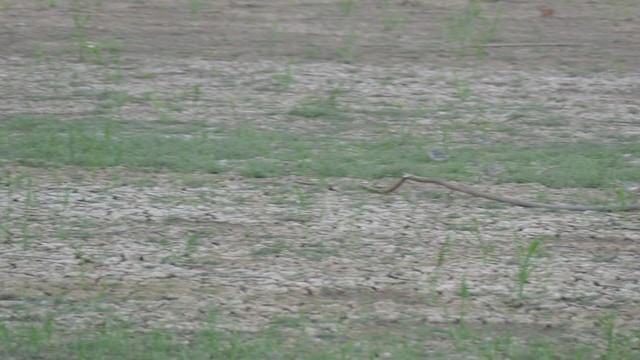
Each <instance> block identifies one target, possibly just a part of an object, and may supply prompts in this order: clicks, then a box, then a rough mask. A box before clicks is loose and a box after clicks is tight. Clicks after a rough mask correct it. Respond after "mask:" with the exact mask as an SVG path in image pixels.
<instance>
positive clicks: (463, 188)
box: [364, 174, 640, 212]
mask: <svg viewBox="0 0 640 360" xmlns="http://www.w3.org/2000/svg"><path fill="white" fill-rule="evenodd" d="M406 181H415V182H420V183H428V184H436V185H440V186H444V187H446V188H448V189H450V190H453V191H459V192H462V193H465V194H469V195H473V196H477V197H481V198H485V199H489V200H493V201H498V202H501V203H505V204H510V205H515V206H522V207H528V208H541V209H553V210H569V211H608V212H617V211H638V210H640V204H633V205H602V206H597V205H595V206H588V205H569V204H545V203H538V202H533V201H526V200H520V199H513V198H510V197H506V196H501V195H495V194H491V193H487V192H484V191H480V190H477V189H474V188H472V187H469V186H465V185H460V184H455V183H452V182H449V181H445V180H441V179H433V178H425V177H421V176H416V175H411V174H405V175H403V176H402V177H401V178H400V179H399V180H397V181H396V182H395V183H393V184H392V185H391V186H389V187H388V188H386V189H382V190H381V189H376V188H372V187H369V186H364V188H366V189H368V190H370V191H375V192H378V193H382V194H388V193H391V192H394V191H396V190H397V189H398V188H399V187H400V186H402V184H404V183H405V182H406Z"/></svg>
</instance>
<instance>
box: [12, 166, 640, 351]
mask: <svg viewBox="0 0 640 360" xmlns="http://www.w3.org/2000/svg"><path fill="white" fill-rule="evenodd" d="M5 171H8V169H5ZM10 171H11V173H12V174H14V175H13V176H16V175H15V174H21V175H25V174H29V177H30V179H32V180H31V184H30V186H29V188H28V189H26V188H23V189H20V188H19V187H16V188H13V189H6V188H5V189H3V191H2V197H3V200H4V201H3V206H4V209H5V215H4V217H5V224H6V223H7V221H8V223H9V224H12V225H13V227H11V228H10V229H4V230H5V231H6V232H7V233H5V235H4V237H5V241H4V242H3V245H2V257H3V261H4V262H3V265H2V283H3V290H2V306H3V312H5V314H7V313H14V314H15V317H13V316H8V317H6V318H7V319H8V320H9V323H10V322H11V321H12V319H13V320H14V321H23V320H24V319H22V316H23V315H21V314H24V313H25V310H26V313H28V314H30V316H32V317H34V318H36V319H37V318H38V315H39V314H40V315H44V313H46V312H49V311H52V310H55V311H56V312H59V313H60V315H59V316H58V317H57V321H61V322H63V323H66V324H68V325H69V328H76V327H85V326H99V325H100V324H102V321H104V320H105V319H104V318H103V317H104V316H108V317H110V316H113V315H116V317H117V318H122V319H128V320H129V321H133V322H134V324H136V326H139V327H140V328H157V327H170V328H175V329H180V330H184V331H188V330H190V329H193V328H194V327H198V325H199V324H200V322H201V320H202V318H203V316H204V314H206V313H208V312H210V311H211V310H212V309H216V310H217V316H218V321H219V325H220V326H221V327H222V328H226V329H233V330H241V331H249V332H253V331H259V330H260V329H262V328H263V327H264V326H267V325H269V324H272V323H273V322H276V321H278V320H282V319H286V318H296V317H298V316H300V314H305V316H306V317H307V318H308V320H309V323H308V325H307V327H306V328H305V331H306V332H308V333H309V334H310V335H317V334H325V336H327V335H326V334H327V333H328V334H350V335H349V336H355V335H356V334H358V333H360V332H368V333H370V332H371V331H375V329H379V331H380V332H382V331H389V330H390V329H393V328H395V327H416V328H419V327H421V326H425V325H429V326H438V325H442V326H445V325H447V324H453V323H456V322H457V321H458V319H459V308H460V301H461V298H460V295H459V291H460V286H461V281H462V279H466V283H467V285H468V288H469V289H470V291H471V292H472V296H471V297H470V298H469V299H468V303H467V305H466V307H467V316H466V321H467V322H468V324H471V325H472V326H478V327H483V328H486V329H489V331H491V329H494V330H496V331H498V330H500V329H501V328H502V327H505V326H507V327H509V326H513V325H514V324H517V326H518V328H519V329H521V330H522V331H528V330H533V331H534V332H537V331H542V332H545V333H558V334H561V335H563V336H570V334H572V333H574V334H579V336H580V338H581V341H585V340H586V339H588V336H590V335H592V336H593V339H591V340H592V341H596V339H598V338H601V334H599V333H593V334H589V333H588V332H587V333H585V329H593V323H594V322H595V321H597V319H598V318H600V317H602V315H603V314H604V313H606V311H608V310H612V309H615V310H616V311H617V314H618V315H617V316H618V321H619V324H618V325H619V326H620V329H619V330H620V331H626V330H632V329H633V328H634V326H636V325H637V321H638V303H639V302H640V283H639V281H638V275H639V271H640V270H639V269H638V261H637V260H638V246H637V245H638V242H639V241H640V232H639V231H638V229H639V227H640V224H639V223H638V218H637V216H635V214H633V215H631V214H606V213H605V214H603V213H589V212H585V213H577V214H576V213H570V212H555V213H549V212H548V211H539V210H531V209H522V208H511V207H502V206H498V207H495V206H487V205H489V204H488V203H487V202H485V201H483V200H478V199H475V198H470V197H467V196H457V195H453V196H452V197H451V198H450V199H448V200H446V199H444V198H439V199H438V198H436V199H434V198H433V197H434V196H433V195H431V196H425V195H424V194H425V192H424V190H422V189H420V188H419V187H418V186H416V187H411V186H408V187H407V188H403V189H404V192H405V195H406V194H407V193H409V194H413V195H412V196H410V197H411V199H407V197H406V196H403V195H401V194H393V195H378V194H371V193H367V192H363V191H357V190H348V189H349V188H350V186H351V184H350V181H347V180H343V179H330V180H329V183H331V184H332V188H333V189H334V190H327V189H325V188H319V187H315V186H309V185H301V184H298V183H297V182H296V179H293V178H282V179H270V180H255V179H243V178H239V177H230V176H217V175H200V180H201V181H204V182H206V184H207V186H202V187H189V186H188V185H185V184H184V181H183V180H182V179H181V178H179V177H175V176H171V175H157V174H155V175H154V176H153V177H152V178H150V177H149V174H145V173H135V172H129V171H125V170H122V169H111V170H103V171H98V172H87V171H83V170H77V169H66V170H64V171H55V170H52V171H44V170H35V169H29V168H12V169H11V170H10ZM113 179H118V180H117V181H114V180H113ZM135 184H138V185H135ZM541 188H542V187H541V186H536V185H500V186H495V187H492V189H493V190H494V191H495V190H497V189H499V190H500V191H501V192H504V193H506V194H509V195H520V196H521V194H532V193H535V192H536V191H538V190H540V189H541ZM434 191H435V190H434ZM584 191H585V190H584V189H578V190H571V191H568V190H556V191H553V192H552V193H551V194H550V197H551V199H555V200H562V199H565V198H566V196H567V195H570V194H571V193H574V194H573V195H577V194H579V193H583V192H584ZM594 196H595V194H594ZM473 219H477V222H478V224H479V227H480V229H481V230H480V231H481V234H480V238H479V237H478V236H477V235H478V234H476V233H474V232H473V231H469V227H470V225H471V224H472V223H473V221H474V220H473ZM20 224H25V226H26V228H21V227H20V226H19V225H20ZM9 233H10V234H11V235H8V234H9ZM540 235H547V236H548V240H547V241H546V242H545V243H544V245H543V250H542V256H540V257H536V258H535V259H533V262H534V265H535V270H534V271H533V273H532V275H531V279H530V281H529V282H528V283H527V284H526V286H525V294H527V297H526V298H525V299H519V298H518V297H517V295H516V286H517V284H516V282H515V281H514V277H515V274H516V272H517V270H518V266H517V264H518V259H517V256H516V244H517V242H516V241H521V242H524V243H528V242H530V241H531V239H532V238H534V237H537V236H540ZM447 241H448V242H449V245H448V251H447V254H446V258H445V261H444V263H443V264H442V265H441V266H440V267H438V266H436V263H437V261H438V254H439V252H440V251H441V249H442V248H443V246H444V245H443V243H445V242H447ZM483 242H486V243H484V244H483ZM487 244H490V246H491V247H490V248H485V246H486V245H487ZM483 249H486V251H483ZM96 297H98V298H100V299H102V300H101V301H102V304H103V306H106V307H108V308H109V311H108V312H107V313H101V312H99V311H96V309H94V307H93V306H92V305H91V303H89V304H87V303H85V302H83V301H84V300H89V299H94V298H96ZM16 304H21V307H20V308H15V307H14V305H16ZM74 304H75V306H74ZM83 307H86V308H83ZM65 309H66V310H65ZM5 316H6V315H5ZM328 336H331V335H328ZM585 336H586V337H587V338H585Z"/></svg>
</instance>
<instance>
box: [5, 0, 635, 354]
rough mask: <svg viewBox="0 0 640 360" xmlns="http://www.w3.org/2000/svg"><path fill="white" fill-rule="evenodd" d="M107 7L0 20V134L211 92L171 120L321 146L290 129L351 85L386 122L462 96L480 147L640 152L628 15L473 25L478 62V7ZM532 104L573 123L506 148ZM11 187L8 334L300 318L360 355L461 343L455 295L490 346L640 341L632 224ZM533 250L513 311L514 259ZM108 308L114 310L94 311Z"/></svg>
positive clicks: (244, 186)
mask: <svg viewBox="0 0 640 360" xmlns="http://www.w3.org/2000/svg"><path fill="white" fill-rule="evenodd" d="M97 3H98V2H87V4H86V5H83V3H82V2H63V1H59V2H57V4H56V6H53V7H51V6H49V5H48V4H49V3H48V2H46V1H41V2H37V1H31V2H26V1H10V0H2V1H1V2H0V78H1V79H2V82H3V85H2V90H0V98H1V99H2V100H1V101H0V113H1V114H3V115H11V114H21V113H35V114H57V115H60V116H62V117H63V118H69V119H73V118H75V117H80V116H84V115H87V114H92V113H95V111H96V107H97V106H98V107H99V106H100V105H101V104H102V105H104V103H103V102H101V100H100V99H99V94H100V93H103V92H104V91H107V90H110V91H127V92H128V93H129V94H133V95H141V94H144V93H146V92H149V91H153V92H154V93H155V94H157V96H158V97H159V98H160V99H163V101H164V102H165V103H169V100H168V99H171V98H172V97H177V96H178V95H179V94H180V93H181V92H182V91H189V90H190V89H193V88H194V86H196V85H197V86H198V89H199V90H198V91H199V93H201V95H199V96H201V97H202V98H205V99H208V100H207V101H206V102H204V103H203V102H202V101H200V102H195V101H190V100H189V99H186V100H182V101H180V102H179V105H180V109H179V110H177V111H175V112H174V113H173V114H172V115H173V116H174V118H175V119H176V121H179V122H180V123H188V122H189V121H192V120H193V119H198V121H204V122H206V123H207V124H208V126H211V127H216V126H223V125H224V126H227V125H233V124H234V123H236V122H238V118H241V119H243V120H242V121H244V122H246V123H250V124H251V126H253V127H255V128H257V129H287V130H289V131H297V132H300V133H305V134H309V133H313V132H322V131H325V130H326V129H327V126H328V125H326V123H325V124H322V123H318V122H315V121H313V120H310V119H306V118H300V119H296V120H291V119H290V117H287V116H284V115H283V113H286V111H287V110H288V109H290V108H291V107H292V106H294V105H295V104H297V103H299V102H300V101H301V100H302V99H304V98H305V97H307V96H309V95H313V94H316V93H321V94H324V93H327V91H328V90H330V89H332V88H333V87H336V86H340V87H341V88H342V89H347V90H348V91H345V94H346V95H345V96H344V98H343V99H342V101H344V102H347V103H349V104H350V106H351V107H352V108H362V109H372V110H379V109H384V108H387V107H388V106H391V105H397V104H400V105H401V106H402V107H404V108H417V107H426V108H431V109H434V108H439V107H442V108H443V112H444V111H445V110H444V109H450V107H448V105H449V104H451V103H453V102H455V100H456V99H457V98H459V97H460V96H465V95H464V94H461V93H466V92H469V93H470V94H471V95H469V97H468V99H467V100H466V102H465V104H466V105H465V107H464V108H461V109H459V110H457V111H455V112H454V113H453V114H452V115H451V113H446V114H444V113H443V115H442V116H443V117H446V116H450V115H451V116H454V117H455V119H454V120H451V121H452V124H453V125H454V127H455V126H461V127H463V126H468V125H474V126H475V125H477V124H478V123H479V124H480V125H479V127H483V128H485V129H489V130H488V131H485V132H483V133H482V136H483V140H482V141H489V142H496V143H505V144H507V145H508V144H516V143H522V142H525V141H526V142H528V143H542V142H544V141H550V140H553V139H557V140H558V141H561V140H564V141H572V140H575V139H588V140H595V141H601V142H603V143H614V142H617V141H620V140H621V139H622V140H624V141H633V140H634V139H635V141H637V140H640V98H639V97H638V94H640V71H638V69H640V46H638V44H639V43H640V35H639V34H640V3H639V2H638V1H630V0H629V1H487V2H479V3H478V6H479V7H480V9H481V15H480V16H479V17H478V19H479V20H478V19H476V20H474V21H476V28H475V29H476V30H475V31H476V32H475V33H477V32H481V33H482V32H489V31H491V28H492V26H493V25H492V24H496V30H495V34H494V35H493V36H492V37H491V38H490V39H489V40H487V41H485V38H483V37H478V36H477V35H469V34H468V33H464V32H463V33H456V31H457V30H459V29H460V27H461V26H462V25H459V24H458V23H456V19H457V17H459V16H461V15H460V14H465V13H466V12H465V11H466V10H465V9H466V7H467V6H468V2H466V1H428V0H424V1H420V0H412V1H389V2H384V1H356V2H355V4H356V5H355V7H354V8H353V9H352V10H350V11H351V12H350V13H348V14H345V13H346V12H347V11H348V9H347V8H343V7H341V6H340V3H341V2H339V1H304V0H299V1H297V0H286V1H285V0H274V1H214V2H206V1H193V2H186V1H185V2H178V1H168V0H157V1H118V0H114V1H105V2H102V3H101V5H96V4H97ZM342 3H346V2H342ZM344 6H346V5H344ZM541 6H547V7H550V8H553V14H552V15H551V16H544V15H548V14H547V13H545V12H544V11H541ZM496 16H499V21H494V20H492V19H495V18H496ZM455 24H458V25H455ZM475 33H474V34H475ZM456 34H457V35H456ZM474 36H475V37H474ZM83 39H84V40H83ZM525 43H528V44H530V45H528V46H526V45H523V44H525ZM486 44H491V45H489V46H486V47H482V49H478V48H479V47H480V45H486ZM495 44H509V46H502V47H500V46H493V45H495ZM96 48H99V50H100V51H99V53H98V52H97V50H95V49H96ZM92 49H93V50H92ZM96 60H99V61H96ZM105 60H106V63H101V62H105ZM287 72H289V73H290V76H291V77H292V78H293V79H294V81H293V82H291V83H290V84H287V86H288V87H287V88H285V89H280V88H278V87H279V86H281V84H280V83H279V82H278V81H286V79H287V78H286V77H284V78H282V77H280V78H279V77H277V76H278V74H280V75H281V74H286V73H287ZM118 78H123V79H125V80H120V81H116V80H114V79H118ZM274 79H275V80H274ZM278 79H280V80H278ZM460 81H462V82H464V84H468V85H465V86H462V87H460V86H457V85H456V84H459V82H460ZM79 84H80V85H79ZM274 89H278V90H277V91H276V90H274ZM53 95H60V96H53ZM532 104H533V105H532ZM534 105H535V106H538V107H537V108H536V109H537V110H535V111H538V112H539V113H540V114H549V113H552V114H555V115H561V117H560V118H559V119H560V120H558V121H559V122H560V125H559V126H551V125H549V124H546V123H543V122H542V120H539V119H538V120H537V119H535V118H534V119H533V120H531V121H525V120H522V121H521V122H519V123H517V126H518V127H519V129H520V131H518V132H515V133H510V132H500V131H492V129H495V128H497V127H499V126H501V125H504V124H505V123H506V122H509V121H513V120H514V119H515V120H516V121H520V120H518V119H520V118H519V117H517V116H514V114H516V113H517V112H518V111H521V110H522V109H524V108H527V109H529V110H530V109H531V106H534ZM478 108H481V109H482V113H481V114H480V115H478V113H477V112H474V111H470V110H468V109H478ZM114 116H120V117H126V118H127V119H135V120H139V121H141V122H145V121H156V120H157V117H158V109H157V108H154V107H152V106H150V105H149V104H147V103H141V102H131V103H127V104H126V105H124V106H122V107H121V108H118V109H117V111H115V115H114ZM479 118H480V119H479ZM352 121H353V124H355V125H354V127H353V128H352V129H351V130H350V131H346V132H343V133H341V134H339V136H341V137H344V138H345V139H354V138H366V137H367V136H371V137H375V136H381V135H380V134H375V133H368V132H367V130H366V128H367V126H368V122H369V121H371V120H370V118H369V117H368V116H367V114H366V113H364V112H363V113H360V114H359V115H354V116H353V118H352ZM376 121H385V122H386V124H385V125H387V126H388V128H389V129H391V131H392V132H393V131H397V132H401V131H406V130H407V129H409V130H410V131H411V132H414V133H416V134H425V135H429V136H436V137H437V136H445V135H446V136H449V137H450V138H451V141H452V143H453V144H454V145H455V144H457V143H464V142H469V141H471V137H473V136H476V137H477V136H478V135H477V134H476V133H473V134H469V133H468V132H457V131H456V130H455V129H454V130H452V131H451V132H450V133H448V134H443V133H442V129H441V128H440V127H439V126H438V124H439V122H441V121H442V118H438V117H437V116H435V117H434V116H429V117H425V118H420V119H418V120H416V121H413V122H411V123H410V124H409V123H408V122H403V121H399V120H398V119H395V118H393V117H389V118H387V119H383V120H376ZM552 125H555V124H552ZM627 160H628V161H629V163H630V164H631V165H633V166H637V164H638V163H640V159H637V158H634V157H633V156H629V157H627ZM2 172H3V175H2V176H3V179H5V180H3V186H2V187H0V204H2V209H3V210H2V211H3V213H2V217H3V232H1V233H0V260H1V261H0V283H2V288H1V289H0V308H1V309H2V310H1V315H0V316H1V317H2V320H3V321H5V322H6V323H7V324H9V325H11V324H13V323H15V324H19V323H23V322H25V321H29V320H35V321H38V319H40V317H39V316H43V315H44V314H45V313H47V312H51V311H54V312H55V313H56V314H58V315H57V317H56V321H58V322H61V323H65V324H69V325H70V326H69V328H74V327H75V326H76V325H75V324H82V325H77V326H95V325H96V324H99V323H100V321H101V319H102V320H104V319H106V318H107V317H108V316H116V317H118V318H122V319H128V320H130V321H132V322H134V323H135V324H137V325H138V326H139V327H140V328H151V327H166V328H175V329H178V330H180V331H184V332H189V331H190V330H192V329H193V328H196V327H198V326H199V324H202V323H203V321H204V320H203V318H204V314H207V313H208V312H209V311H211V309H212V308H214V309H217V321H218V323H219V325H220V327H221V328H224V329H230V330H239V331H248V332H257V331H260V330H262V329H264V328H265V327H266V326H269V325H273V324H276V323H278V321H284V320H283V319H299V318H301V317H304V318H305V323H304V326H303V327H302V329H298V328H296V329H295V331H302V332H304V333H306V334H307V335H309V336H311V337H312V338H313V337H317V338H318V339H323V336H324V339H326V337H327V336H343V335H344V334H347V335H346V336H347V337H356V336H358V335H359V334H365V333H366V334H371V333H377V332H379V333H384V332H385V331H394V329H407V328H415V329H420V328H423V327H425V326H432V327H439V326H443V327H444V326H447V325H451V324H456V323H458V322H459V321H460V313H459V309H460V306H461V301H462V300H461V297H460V287H461V284H462V282H464V281H466V284H467V286H468V288H469V290H470V292H471V296H470V298H469V299H468V300H467V301H466V304H465V306H466V322H467V324H469V326H471V327H473V328H476V329H484V330H486V331H487V333H493V332H495V333H500V332H501V331H504V330H506V331H511V330H513V329H517V331H516V332H515V333H516V334H517V333H518V332H522V333H523V334H543V335H544V336H549V335H550V334H551V335H553V336H556V337H557V339H567V340H571V339H577V340H578V341H579V342H582V343H588V344H596V343H598V344H600V343H601V345H602V346H606V344H604V343H602V341H603V336H602V333H601V332H599V330H598V329H599V328H598V327H597V326H595V325H594V324H596V323H597V322H598V321H599V319H602V318H603V317H606V316H607V314H609V313H611V312H612V311H615V312H616V314H617V318H616V319H617V320H616V327H617V329H618V331H620V332H622V333H625V332H626V333H630V332H632V331H638V323H640V310H639V309H640V280H639V279H640V267H639V266H640V265H639V264H640V261H638V260H639V259H640V217H639V216H638V214H637V213H626V214H623V213H595V212H550V211H546V210H532V209H523V208H514V207H508V206H502V205H500V206H497V205H495V204H492V203H490V202H488V201H485V200H481V199H477V198H472V197H469V196H466V195H461V194H449V195H447V192H446V191H445V190H444V189H439V188H434V187H430V186H425V185H423V186H419V185H411V186H408V187H406V188H403V189H402V190H401V191H399V192H398V193H394V194H392V195H386V196H383V195H378V194H372V193H368V192H364V191H362V190H358V189H356V188H354V187H353V186H352V185H353V184H354V183H358V182H361V180H356V179H327V182H328V183H329V184H330V185H331V189H332V190H329V189H327V188H326V186H313V185H305V184H303V183H301V182H297V181H299V180H305V181H309V180H312V181H317V179H301V178H295V177H284V178H272V179H250V178H243V177H241V176H239V175H237V174H233V173H231V174H223V175H205V174H193V175H190V176H188V177H187V176H185V175H180V174H170V173H166V174H153V175H152V176H150V175H149V173H146V172H137V171H133V170H131V169H123V168H112V169H102V170H99V171H92V170H86V169H78V168H64V169H41V168H29V167H20V166H16V165H13V164H11V165H10V164H7V163H6V162H5V163H4V164H3V166H2ZM26 179H29V180H26ZM387 183H388V182H387V181H386V180H384V179H381V180H378V181H376V182H375V184H374V185H380V186H382V185H386V184H387ZM477 186H479V187H481V188H484V189H487V190H490V191H492V192H496V193H504V194H508V195H512V196H514V197H520V198H529V199H531V198H534V197H535V196H536V194H538V193H540V192H545V194H547V196H548V200H549V201H555V202H569V203H571V202H576V201H579V200H581V199H584V198H585V197H591V198H598V199H615V195H614V194H612V193H611V192H610V191H607V190H594V189H573V188H572V189H547V188H545V187H544V186H542V185H539V184H535V183H529V184H502V183H501V184H493V183H492V182H491V181H481V182H480V183H479V184H477ZM440 195H441V196H440ZM476 222H477V224H478V227H477V228H475V229H477V230H478V231H475V230H474V228H473V226H472V224H474V223H476ZM542 235H546V236H548V238H547V240H546V242H545V243H544V245H543V248H542V256H538V257H535V258H533V259H532V261H533V264H534V265H535V268H534V270H533V271H532V273H531V278H530V279H529V281H528V283H527V284H526V285H525V294H526V295H527V296H526V297H525V298H524V299H523V298H520V297H518V296H517V295H516V287H517V282H516V281H514V277H515V274H516V273H517V271H518V261H519V260H518V257H517V250H516V248H517V244H518V242H522V243H524V244H528V243H529V242H531V241H532V240H533V239H535V238H537V237H539V236H542ZM444 248H447V252H446V257H445V259H444V262H443V263H442V264H441V265H440V266H437V263H438V254H439V252H440V251H441V250H442V249H444ZM96 298H99V299H100V301H101V304H103V305H104V306H105V307H107V308H108V309H109V311H107V312H105V311H99V310H97V309H96V308H95V304H94V303H91V302H86V301H85V300H91V299H96ZM292 331H293V330H292ZM327 334H330V335H327ZM331 334H333V335H331ZM524 338H525V337H523V339H524ZM319 341H322V340H319ZM433 341H434V343H435V342H436V341H437V337H436V338H434V339H433ZM523 341H524V340H523ZM636 346H640V344H636Z"/></svg>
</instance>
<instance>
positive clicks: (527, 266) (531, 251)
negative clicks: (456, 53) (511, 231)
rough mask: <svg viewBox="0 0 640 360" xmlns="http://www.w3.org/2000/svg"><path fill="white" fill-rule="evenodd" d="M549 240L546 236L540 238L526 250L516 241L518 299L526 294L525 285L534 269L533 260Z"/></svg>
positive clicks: (534, 240)
mask: <svg viewBox="0 0 640 360" xmlns="http://www.w3.org/2000/svg"><path fill="white" fill-rule="evenodd" d="M546 239H547V237H546V236H538V237H537V238H535V239H533V241H532V242H531V243H530V244H529V246H527V247H526V248H525V246H524V245H523V244H522V242H520V241H517V239H516V256H517V261H518V272H517V274H516V282H517V285H518V286H517V287H518V297H522V296H523V294H524V285H525V284H526V283H527V281H528V280H529V276H530V275H531V272H532V271H533V269H534V265H533V264H531V258H532V257H533V256H534V255H536V254H537V253H538V250H539V249H540V247H541V246H542V244H543V243H544V241H545V240H546Z"/></svg>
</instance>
